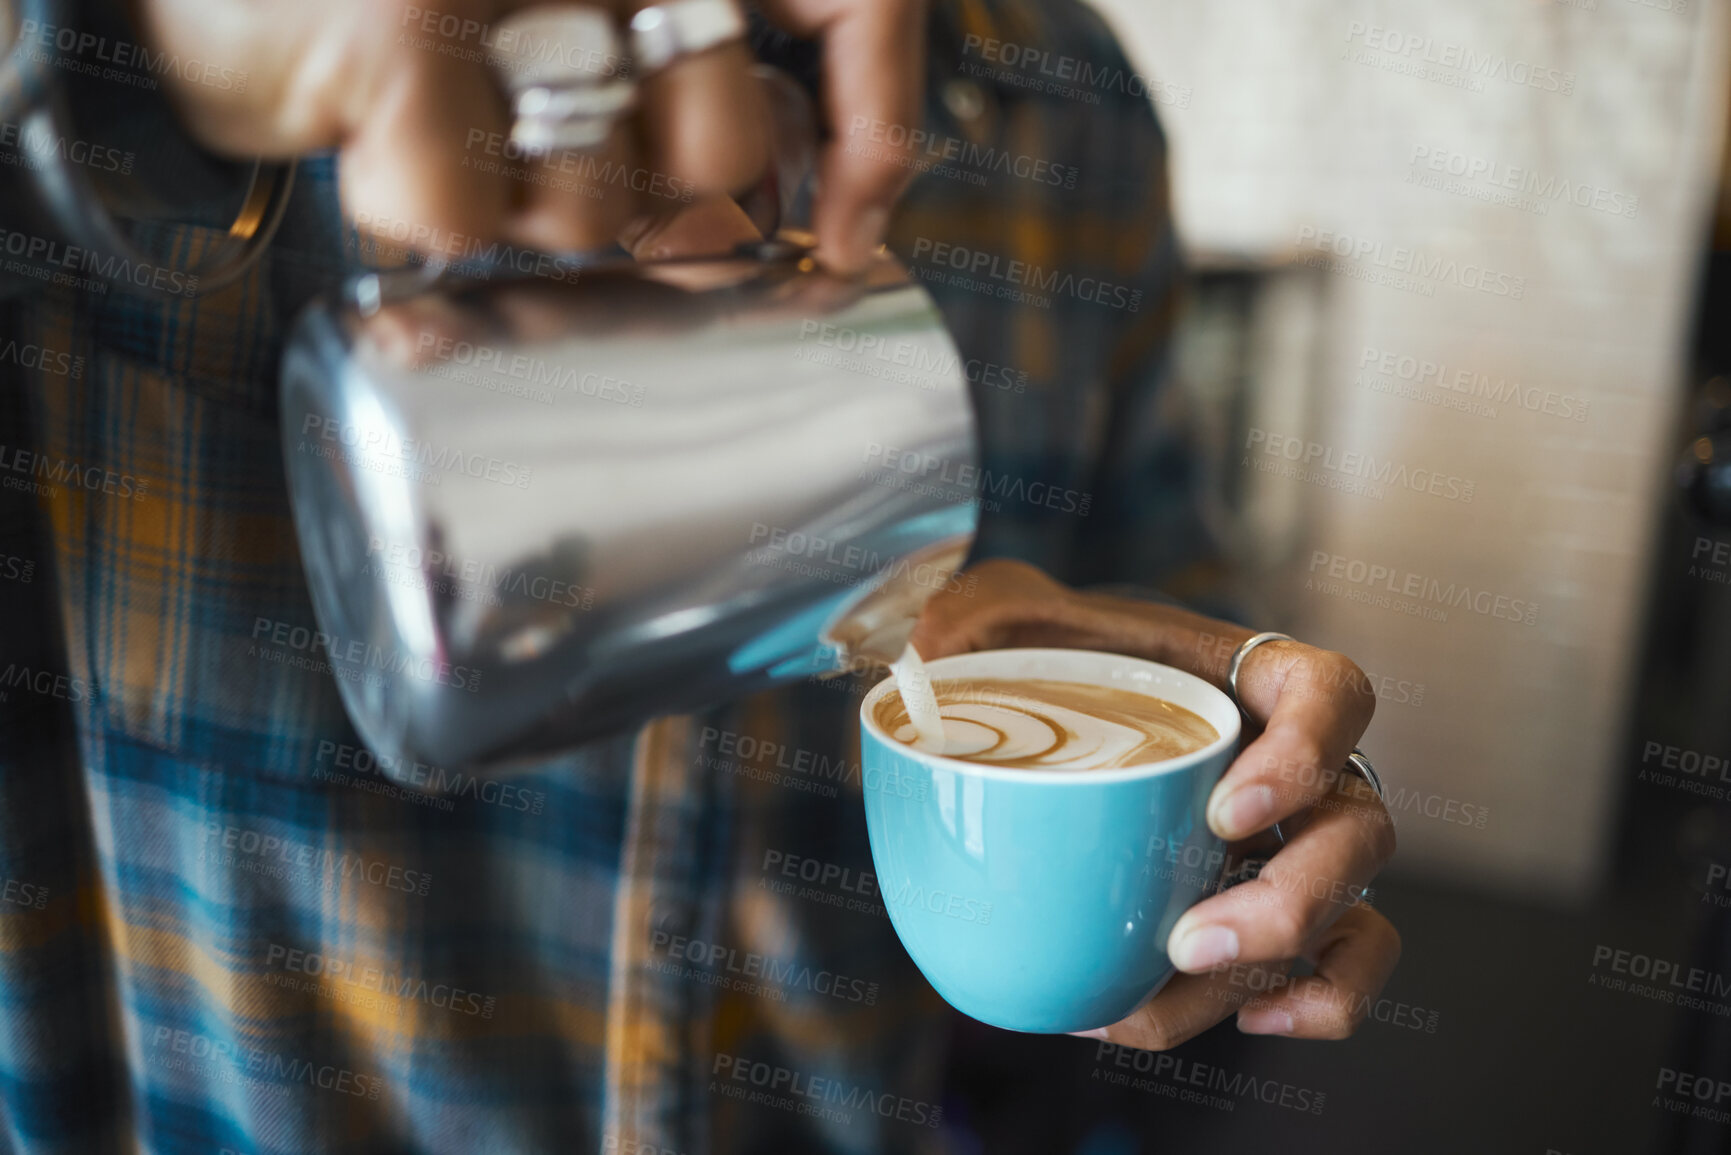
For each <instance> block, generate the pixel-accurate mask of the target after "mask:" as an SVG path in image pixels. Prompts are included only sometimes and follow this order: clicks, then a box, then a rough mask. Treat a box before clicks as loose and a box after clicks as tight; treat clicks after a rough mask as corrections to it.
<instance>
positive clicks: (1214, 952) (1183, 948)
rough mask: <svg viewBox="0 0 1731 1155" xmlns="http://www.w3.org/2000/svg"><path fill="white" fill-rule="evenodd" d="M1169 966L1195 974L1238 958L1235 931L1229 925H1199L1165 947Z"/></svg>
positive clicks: (1236, 934)
mask: <svg viewBox="0 0 1731 1155" xmlns="http://www.w3.org/2000/svg"><path fill="white" fill-rule="evenodd" d="M1166 955H1167V957H1168V958H1170V959H1171V960H1172V965H1173V966H1175V967H1177V968H1178V969H1179V970H1181V971H1188V972H1190V973H1191V974H1195V973H1196V972H1197V971H1205V970H1207V969H1208V968H1209V967H1212V966H1219V965H1220V964H1221V963H1226V962H1231V961H1232V960H1233V959H1235V958H1237V957H1238V932H1237V931H1235V930H1233V929H1232V928H1231V927H1229V926H1199V927H1197V928H1196V929H1195V930H1188V931H1185V932H1184V935H1183V937H1181V938H1179V939H1178V941H1176V942H1174V943H1172V944H1171V945H1170V946H1168V947H1167V948H1166Z"/></svg>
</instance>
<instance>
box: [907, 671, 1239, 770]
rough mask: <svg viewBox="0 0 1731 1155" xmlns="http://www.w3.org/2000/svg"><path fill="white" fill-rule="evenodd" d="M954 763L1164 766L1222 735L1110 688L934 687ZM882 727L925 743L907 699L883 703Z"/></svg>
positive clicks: (1014, 682) (989, 683)
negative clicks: (1153, 763) (1165, 761)
mask: <svg viewBox="0 0 1731 1155" xmlns="http://www.w3.org/2000/svg"><path fill="white" fill-rule="evenodd" d="M932 688H933V690H934V691H935V692H936V695H937V700H938V706H939V713H940V714H941V716H942V718H943V735H944V744H943V750H942V752H943V753H944V754H945V755H947V756H948V757H951V758H960V759H963V760H965V761H969V762H979V763H982V764H985V765H994V766H1006V767H1018V768H1022V769H1029V770H1111V769H1117V768H1120V767H1125V766H1141V765H1146V764H1148V763H1151V762H1161V761H1164V760H1166V759H1168V758H1176V757H1179V756H1181V755H1184V754H1188V753H1190V752H1191V751H1192V750H1199V749H1201V748H1202V747H1203V746H1206V745H1208V744H1209V743H1211V742H1213V741H1215V740H1216V739H1217V738H1219V736H1220V735H1219V732H1218V731H1216V730H1215V729H1214V727H1213V726H1211V725H1209V724H1208V722H1207V721H1206V720H1204V719H1203V718H1201V717H1199V716H1198V715H1196V714H1194V713H1192V712H1191V711H1189V710H1186V709H1184V708H1183V707H1182V706H1178V705H1175V704H1173V703H1171V702H1168V701H1165V700H1164V699H1162V698H1156V697H1153V696H1152V695H1149V694H1139V693H1136V692H1134V691H1131V690H1123V689H1118V688H1115V687H1108V686H1094V685H1089V684H1086V683H1082V682H1058V681H1045V680H1040V679H971V680H944V681H937V682H934V683H932ZM877 722H878V725H879V726H881V727H883V729H884V730H885V732H887V733H888V734H889V735H890V736H891V737H893V738H894V739H895V740H896V741H898V742H903V743H906V744H907V745H910V746H915V747H917V748H919V749H926V750H933V752H936V750H935V749H934V748H933V747H932V746H931V745H929V744H928V743H926V742H923V741H920V736H919V732H918V730H916V728H915V726H914V725H913V723H912V721H911V720H910V719H909V717H908V711H907V706H906V704H905V703H903V701H902V700H901V697H900V695H899V694H898V695H890V696H888V697H886V698H885V699H884V700H883V701H882V702H880V703H879V704H878V706H877Z"/></svg>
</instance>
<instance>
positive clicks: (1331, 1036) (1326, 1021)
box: [1313, 1007, 1364, 1042]
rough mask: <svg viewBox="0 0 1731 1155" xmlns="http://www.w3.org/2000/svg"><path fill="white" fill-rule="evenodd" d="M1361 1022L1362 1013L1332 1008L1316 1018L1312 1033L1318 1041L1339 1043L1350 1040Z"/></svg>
mask: <svg viewBox="0 0 1731 1155" xmlns="http://www.w3.org/2000/svg"><path fill="white" fill-rule="evenodd" d="M1363 1022H1364V1012H1362V1011H1358V1010H1353V1009H1351V1008H1347V1007H1334V1008H1330V1009H1329V1010H1328V1011H1326V1012H1325V1013H1323V1014H1322V1015H1319V1016H1318V1017H1317V1019H1316V1021H1315V1024H1314V1032H1313V1033H1314V1034H1315V1036H1316V1037H1317V1038H1319V1039H1326V1040H1328V1041H1330V1042H1339V1041H1341V1040H1342V1039H1350V1038H1352V1036H1353V1035H1354V1034H1356V1033H1357V1031H1358V1028H1359V1025H1360V1024H1361V1023H1363Z"/></svg>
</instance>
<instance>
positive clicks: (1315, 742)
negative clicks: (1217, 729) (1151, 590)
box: [1208, 642, 1376, 841]
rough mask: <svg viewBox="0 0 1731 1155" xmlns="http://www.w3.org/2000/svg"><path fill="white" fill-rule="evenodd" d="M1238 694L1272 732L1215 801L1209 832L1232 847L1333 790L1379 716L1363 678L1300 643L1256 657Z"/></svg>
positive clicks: (1254, 745) (1239, 764) (1247, 752)
mask: <svg viewBox="0 0 1731 1155" xmlns="http://www.w3.org/2000/svg"><path fill="white" fill-rule="evenodd" d="M1238 690H1239V701H1240V703H1241V704H1242V705H1243V706H1244V708H1245V710H1246V711H1247V712H1248V713H1249V714H1250V716H1251V717H1252V718H1253V719H1256V718H1266V719H1267V725H1266V726H1264V728H1263V731H1262V733H1261V734H1260V735H1258V736H1257V738H1256V739H1255V741H1253V742H1251V743H1250V744H1249V745H1248V746H1246V747H1245V748H1244V750H1243V751H1242V752H1240V753H1239V755H1238V757H1237V758H1236V759H1234V760H1233V763H1232V765H1231V766H1230V767H1228V768H1227V771H1226V773H1225V774H1224V775H1222V776H1221V779H1220V782H1219V783H1218V784H1217V785H1216V786H1215V788H1214V792H1213V794H1212V795H1210V796H1209V799H1208V825H1209V827H1210V828H1211V829H1212V830H1213V831H1214V833H1215V834H1217V835H1219V836H1220V837H1221V838H1224V839H1227V840H1228V841H1234V840H1237V839H1240V838H1245V837H1248V836H1249V835H1251V834H1253V833H1255V832H1256V831H1258V830H1265V829H1267V828H1268V827H1269V826H1270V825H1272V824H1273V823H1276V822H1279V821H1280V820H1281V819H1283V818H1285V817H1287V816H1288V815H1291V814H1295V813H1297V812H1298V811H1299V810H1302V809H1304V808H1305V807H1307V806H1310V805H1312V804H1313V803H1315V802H1316V801H1317V800H1318V799H1319V798H1321V797H1322V796H1323V795H1324V794H1327V793H1328V792H1329V791H1330V790H1332V789H1333V788H1334V786H1335V784H1336V783H1338V782H1340V781H1341V778H1342V773H1343V771H1342V767H1343V766H1344V765H1345V764H1346V756H1347V755H1348V754H1350V753H1351V752H1352V748H1353V747H1354V746H1355V745H1357V743H1358V740H1359V738H1360V737H1361V736H1363V734H1364V731H1365V728H1366V727H1367V726H1369V725H1370V719H1371V715H1372V714H1373V713H1374V712H1375V710H1376V696H1375V694H1373V693H1372V692H1371V690H1370V686H1369V682H1368V681H1367V680H1366V679H1365V677H1364V673H1363V671H1361V670H1359V668H1358V667H1357V666H1355V665H1353V663H1352V662H1350V661H1348V660H1347V659H1346V658H1344V657H1342V656H1341V655H1339V654H1334V653H1330V652H1329V651H1326V650H1318V649H1314V648H1312V647H1310V646H1305V645H1300V644H1298V643H1295V642H1269V643H1267V644H1265V645H1262V646H1258V647H1257V648H1256V649H1254V650H1252V651H1251V653H1250V656H1249V657H1248V658H1247V659H1246V660H1245V663H1244V667H1243V668H1242V669H1241V670H1240V671H1239V681H1238Z"/></svg>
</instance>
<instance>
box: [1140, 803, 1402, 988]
mask: <svg viewBox="0 0 1731 1155" xmlns="http://www.w3.org/2000/svg"><path fill="white" fill-rule="evenodd" d="M1394 846H1395V840H1394V823H1393V822H1392V821H1391V820H1390V819H1389V815H1388V812H1387V811H1386V810H1384V809H1383V807H1382V806H1381V804H1380V803H1378V802H1376V801H1375V800H1374V798H1373V799H1371V800H1369V801H1367V800H1364V799H1361V798H1357V797H1354V796H1353V795H1351V794H1349V793H1347V792H1344V791H1338V792H1336V793H1334V794H1331V795H1329V796H1328V797H1327V798H1325V799H1324V800H1323V801H1322V802H1320V803H1319V804H1318V806H1317V808H1316V809H1315V810H1314V811H1312V813H1311V816H1310V819H1309V821H1308V822H1307V823H1306V824H1305V825H1304V827H1303V828H1302V829H1300V830H1298V831H1297V832H1296V833H1294V834H1292V835H1290V836H1289V837H1288V839H1287V841H1286V845H1285V846H1284V847H1282V848H1281V849H1280V851H1279V852H1278V853H1276V854H1275V855H1274V856H1273V857H1272V858H1270V859H1269V860H1268V861H1267V862H1266V863H1264V864H1263V866H1262V869H1261V871H1259V872H1258V874H1257V876H1256V877H1255V878H1253V879H1251V880H1250V881H1248V882H1243V883H1239V884H1238V885H1237V886H1234V887H1231V888H1229V889H1227V890H1225V891H1223V892H1221V893H1220V894H1218V895H1215V896H1214V897H1213V898H1210V899H1208V900H1206V901H1205V902H1200V903H1197V904H1196V905H1195V906H1193V907H1191V908H1190V909H1189V910H1187V911H1185V912H1184V916H1183V917H1182V918H1180V919H1179V920H1178V922H1177V924H1176V925H1174V926H1173V928H1172V934H1171V936H1170V938H1169V939H1168V940H1167V948H1166V953H1167V955H1168V956H1169V957H1170V958H1171V959H1172V965H1173V966H1175V967H1177V968H1178V969H1179V970H1181V971H1188V972H1191V973H1199V972H1202V971H1206V970H1208V969H1209V968H1211V967H1216V966H1220V965H1222V964H1225V963H1232V962H1239V963H1255V962H1267V961H1274V960H1279V959H1290V958H1296V957H1298V956H1299V955H1300V954H1302V953H1303V952H1304V950H1305V949H1306V946H1307V944H1309V943H1311V942H1313V941H1314V940H1315V939H1316V936H1317V935H1318V934H1320V933H1321V932H1322V931H1324V930H1326V929H1327V928H1328V927H1329V926H1331V925H1333V924H1334V923H1335V922H1336V921H1338V920H1339V919H1341V918H1344V917H1345V916H1346V915H1347V913H1348V912H1349V911H1351V910H1353V909H1355V908H1356V907H1357V906H1359V905H1361V904H1362V902H1363V898H1364V893H1365V887H1366V885H1367V884H1368V883H1369V882H1370V880H1371V879H1373V878H1375V877H1376V875H1377V872H1378V871H1380V870H1381V869H1382V868H1383V867H1384V866H1385V865H1387V863H1388V860H1389V859H1390V858H1391V857H1392V856H1393V855H1394Z"/></svg>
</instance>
